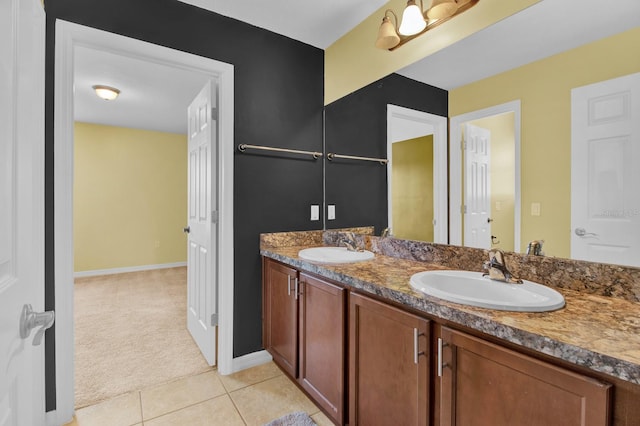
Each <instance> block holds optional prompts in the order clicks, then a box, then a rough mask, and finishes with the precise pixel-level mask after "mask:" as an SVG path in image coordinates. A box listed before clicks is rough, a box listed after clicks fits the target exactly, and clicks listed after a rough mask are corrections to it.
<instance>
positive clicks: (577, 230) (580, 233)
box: [575, 228, 598, 237]
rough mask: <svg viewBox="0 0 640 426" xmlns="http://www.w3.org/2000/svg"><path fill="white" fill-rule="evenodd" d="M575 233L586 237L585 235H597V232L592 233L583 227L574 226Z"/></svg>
mask: <svg viewBox="0 0 640 426" xmlns="http://www.w3.org/2000/svg"><path fill="white" fill-rule="evenodd" d="M575 233H576V235H577V236H578V237H586V236H587V235H590V236H593V237H597V236H598V234H596V233H593V232H587V230H586V229H584V228H576V230H575Z"/></svg>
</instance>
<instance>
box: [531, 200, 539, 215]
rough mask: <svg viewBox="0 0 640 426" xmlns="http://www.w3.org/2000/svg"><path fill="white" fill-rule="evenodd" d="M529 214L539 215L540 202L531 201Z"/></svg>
mask: <svg viewBox="0 0 640 426" xmlns="http://www.w3.org/2000/svg"><path fill="white" fill-rule="evenodd" d="M531 216H540V203H531Z"/></svg>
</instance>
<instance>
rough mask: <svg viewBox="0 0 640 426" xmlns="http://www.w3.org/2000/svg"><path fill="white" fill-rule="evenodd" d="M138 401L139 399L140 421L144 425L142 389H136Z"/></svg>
mask: <svg viewBox="0 0 640 426" xmlns="http://www.w3.org/2000/svg"><path fill="white" fill-rule="evenodd" d="M138 401H140V423H141V424H142V426H144V412H143V411H142V391H140V390H139V391H138Z"/></svg>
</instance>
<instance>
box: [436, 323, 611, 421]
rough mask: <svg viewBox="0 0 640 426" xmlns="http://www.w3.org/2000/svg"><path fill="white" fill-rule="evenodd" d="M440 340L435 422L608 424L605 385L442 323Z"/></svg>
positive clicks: (606, 386) (607, 398)
mask: <svg viewBox="0 0 640 426" xmlns="http://www.w3.org/2000/svg"><path fill="white" fill-rule="evenodd" d="M441 338H442V340H443V342H444V348H443V350H442V354H443V357H442V358H443V359H442V360H439V362H443V363H444V364H443V365H444V368H443V369H442V377H441V383H440V384H441V389H440V391H441V392H440V395H441V396H440V405H439V408H440V424H441V425H464V426H468V425H474V426H482V425H487V426H488V425H491V426H502V425H504V426H513V425H530V426H538V425H540V426H551V425H562V426H571V425H582V426H603V425H608V424H609V423H610V410H609V394H610V388H611V386H610V385H608V384H605V383H602V382H599V381H597V380H594V379H591V378H588V377H585V376H582V375H579V374H576V373H573V372H571V371H568V370H565V369H562V368H560V367H556V366H554V365H551V364H548V363H545V362H543V361H540V360H537V359H535V358H532V357H529V356H526V355H523V354H520V353H517V352H514V351H511V350H509V349H506V348H503V347H501V346H498V345H495V344H492V343H489V342H486V341H484V340H482V339H479V338H476V337H473V336H469V335H467V334H464V333H460V332H457V331H454V330H451V329H449V328H446V327H442V335H441Z"/></svg>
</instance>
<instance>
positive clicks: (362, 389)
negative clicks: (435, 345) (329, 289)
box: [349, 293, 430, 426]
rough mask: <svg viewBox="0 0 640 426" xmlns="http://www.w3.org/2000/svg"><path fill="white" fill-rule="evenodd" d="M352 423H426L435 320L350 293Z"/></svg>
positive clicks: (367, 424)
mask: <svg viewBox="0 0 640 426" xmlns="http://www.w3.org/2000/svg"><path fill="white" fill-rule="evenodd" d="M349 300H350V302H349V425H350V426H355V425H365V426H375V425H403V426H411V425H426V424H427V423H428V421H429V395H428V392H429V365H430V364H429V352H430V350H429V342H430V337H429V321H427V320H425V319H423V318H420V317H418V316H416V315H412V314H409V313H407V312H404V311H402V310H400V309H396V308H394V307H392V306H389V305H387V304H385V303H381V302H378V301H376V300H373V299H370V298H368V297H364V296H361V295H358V294H355V293H351V294H350V295H349Z"/></svg>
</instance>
